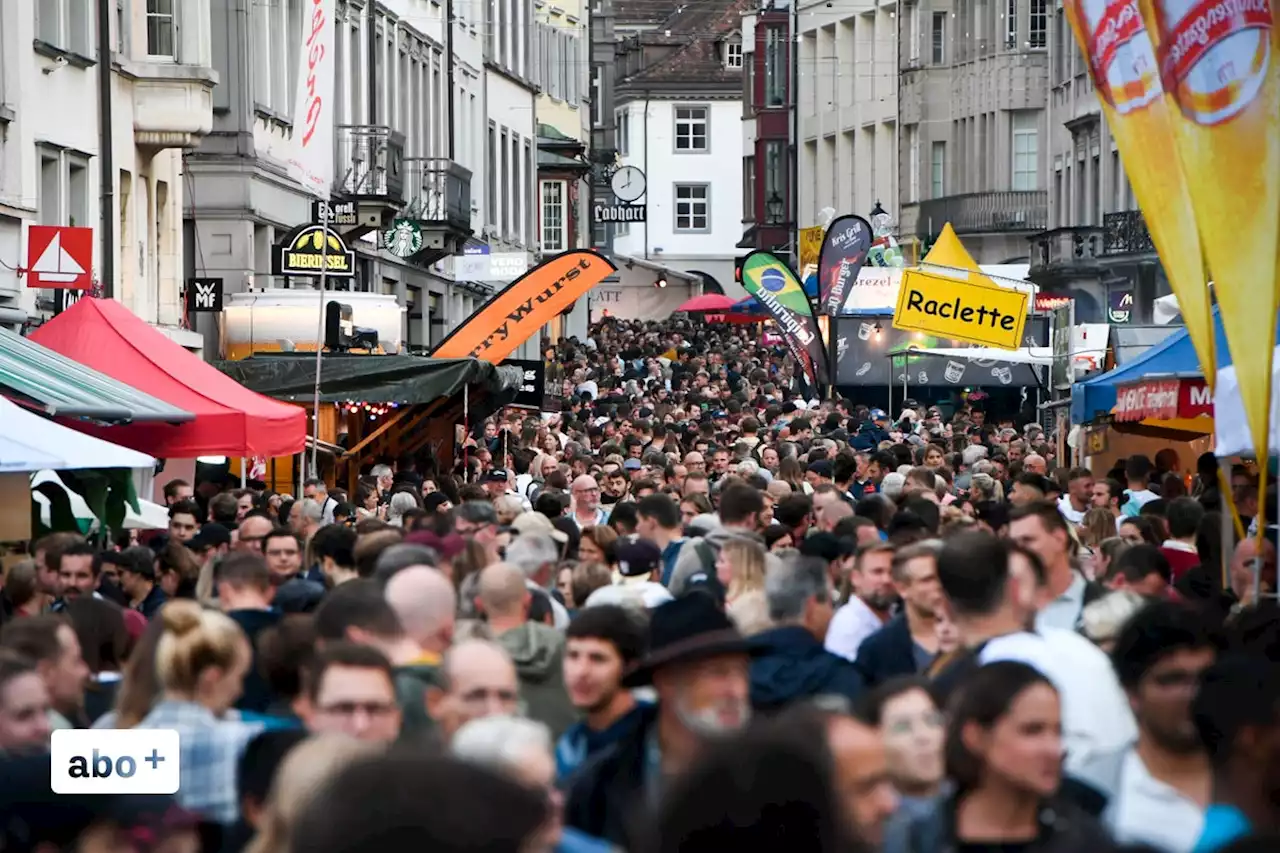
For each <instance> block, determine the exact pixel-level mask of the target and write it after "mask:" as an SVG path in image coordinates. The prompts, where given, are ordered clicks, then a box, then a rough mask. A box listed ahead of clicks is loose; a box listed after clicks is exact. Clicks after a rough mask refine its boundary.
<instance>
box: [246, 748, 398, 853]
mask: <svg viewBox="0 0 1280 853" xmlns="http://www.w3.org/2000/svg"><path fill="white" fill-rule="evenodd" d="M373 749H374V747H373V745H371V744H369V743H368V742H366V741H360V740H356V739H355V738H350V737H346V736H344V735H319V736H317V737H313V738H310V739H308V740H306V741H304V742H302V743H300V744H298V745H297V746H296V747H294V748H293V749H292V750H290V752H289V754H288V755H287V756H286V757H285V759H284V761H283V762H282V763H281V764H280V769H279V770H278V771H277V772H276V778H275V781H274V782H273V783H272V785H271V795H270V797H269V798H268V799H267V806H266V809H265V810H264V811H263V814H262V819H261V822H260V823H259V824H258V834H257V835H255V836H254V837H253V840H252V841H250V842H249V844H248V846H247V847H245V853H289V848H290V846H291V843H292V840H293V830H294V827H295V826H296V825H297V821H298V816H299V815H300V814H301V813H302V810H303V809H304V808H306V806H307V804H308V803H309V802H310V801H311V798H312V797H314V796H315V795H316V792H317V791H318V790H320V788H321V787H322V786H323V785H324V784H325V783H327V782H328V781H329V780H330V779H331V778H333V776H334V775H335V774H337V773H338V771H340V770H342V768H344V767H346V766H347V765H348V764H350V763H352V762H353V761H355V760H356V759H358V758H363V757H364V756H366V755H369V754H370V753H372V752H373Z"/></svg>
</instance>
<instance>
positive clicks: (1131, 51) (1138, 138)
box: [1066, 0, 1217, 388]
mask: <svg viewBox="0 0 1280 853" xmlns="http://www.w3.org/2000/svg"><path fill="white" fill-rule="evenodd" d="M1066 14H1067V18H1068V19H1069V20H1070V22H1071V29H1072V30H1073V31H1074V32H1075V36H1076V41H1077V42H1078V43H1079V44H1080V50H1081V52H1082V53H1083V54H1084V56H1085V59H1086V62H1087V63H1088V65H1089V73H1090V75H1091V76H1092V77H1093V85H1094V89H1095V90H1096V91H1097V93H1098V100H1099V102H1100V103H1101V104H1102V111H1103V113H1104V115H1105V116H1106V119H1107V126H1108V127H1110V128H1111V134H1112V136H1113V137H1114V139H1115V141H1116V148H1117V149H1119V151H1120V158H1121V159H1122V160H1123V161H1124V170H1125V174H1126V175H1127V176H1128V178H1129V185H1130V186H1132V187H1133V195H1134V197H1135V198H1136V199H1137V200H1138V206H1139V207H1140V208H1141V209H1142V212H1143V217H1144V218H1145V219H1146V221H1147V230H1148V231H1149V232H1150V233H1151V242H1152V243H1154V244H1155V247H1156V252H1158V253H1159V255H1160V262H1161V264H1162V265H1163V266H1164V270H1165V275H1166V276H1168V279H1169V286H1170V288H1172V290H1173V292H1174V295H1175V296H1177V297H1178V307H1179V308H1180V309H1181V311H1182V319H1183V321H1184V322H1185V323H1186V324H1187V334H1188V335H1190V337H1191V343H1192V345H1193V346H1194V347H1195V350H1196V356H1197V357H1198V358H1199V359H1200V369H1201V371H1203V373H1204V377H1205V382H1206V383H1208V385H1209V387H1210V388H1212V387H1213V383H1214V380H1215V379H1216V378H1217V361H1216V358H1215V353H1214V351H1213V348H1214V347H1213V340H1214V335H1213V306H1212V302H1211V300H1210V299H1209V285H1208V282H1207V281H1205V264H1204V258H1203V257H1202V255H1201V252H1200V235H1199V232H1198V231H1197V229H1196V216H1195V211H1194V209H1193V208H1192V205H1191V193H1190V190H1189V189H1188V186H1187V180H1186V177H1185V176H1184V174H1183V171H1182V164H1181V162H1180V161H1179V159H1178V153H1177V147H1176V139H1175V138H1174V132H1173V125H1172V120H1171V115H1170V113H1171V112H1174V111H1176V109H1177V107H1176V106H1171V105H1170V104H1169V102H1168V99H1167V98H1166V97H1165V92H1164V86H1163V84H1162V83H1161V79H1160V69H1159V66H1158V64H1157V62H1156V54H1155V46H1154V44H1153V43H1152V40H1151V39H1150V38H1149V36H1148V34H1147V28H1146V24H1145V22H1144V21H1143V18H1142V13H1141V12H1140V11H1139V9H1138V3H1137V0H1067V3H1066Z"/></svg>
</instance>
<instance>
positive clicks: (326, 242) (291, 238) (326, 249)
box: [272, 225, 356, 278]
mask: <svg viewBox="0 0 1280 853" xmlns="http://www.w3.org/2000/svg"><path fill="white" fill-rule="evenodd" d="M274 261H275V266H274V268H273V269H272V273H273V274H275V275H309V276H318V275H320V273H321V272H322V271H323V272H324V273H325V274H326V275H328V276H329V277H331V278H354V277H355V274H356V253H355V252H354V251H352V250H351V248H350V247H349V246H347V241H346V240H344V239H342V235H341V234H339V233H338V232H337V231H335V230H333V229H332V228H326V227H325V226H323V225H299V226H298V227H297V228H294V229H293V230H292V231H290V232H289V233H288V234H286V235H285V238H284V241H283V242H281V243H280V244H279V245H277V246H276V247H275V253H274Z"/></svg>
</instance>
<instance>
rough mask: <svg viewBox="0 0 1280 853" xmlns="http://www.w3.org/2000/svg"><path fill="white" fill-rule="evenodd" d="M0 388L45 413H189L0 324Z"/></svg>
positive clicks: (120, 416)
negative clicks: (0, 326)
mask: <svg viewBox="0 0 1280 853" xmlns="http://www.w3.org/2000/svg"><path fill="white" fill-rule="evenodd" d="M0 392H3V393H9V394H11V395H14V396H17V397H21V398H22V399H23V400H24V401H29V402H30V403H32V404H33V405H34V406H35V407H37V408H40V409H42V410H44V411H45V412H46V413H47V414H50V415H60V416H63V417H70V418H90V419H92V420H95V421H103V422H134V423H141V422H147V421H162V422H164V423H186V422H187V421H190V420H193V419H194V418H195V415H193V414H192V413H191V412H188V411H184V410H182V409H180V408H178V407H177V406H171V405H169V404H168V403H166V402H165V401H164V400H157V399H156V398H155V397H152V396H151V395H150V394H144V393H143V392H141V391H138V390H137V389H135V388H132V387H130V386H129V385H126V384H125V383H123V382H117V381H116V380H115V379H112V378H111V377H110V376H105V375H103V374H101V373H99V372H97V371H96V370H91V369H89V368H88V367H86V366H85V365H83V364H79V363H77V362H76V361H74V360H72V359H70V358H67V357H66V356H65V355H62V354H60V353H57V352H55V351H53V350H51V349H49V348H47V347H43V346H41V345H40V344H38V343H36V342H35V341H34V340H32V339H31V338H24V337H22V336H21V335H18V334H14V333H13V332H11V331H9V330H8V329H3V328H0Z"/></svg>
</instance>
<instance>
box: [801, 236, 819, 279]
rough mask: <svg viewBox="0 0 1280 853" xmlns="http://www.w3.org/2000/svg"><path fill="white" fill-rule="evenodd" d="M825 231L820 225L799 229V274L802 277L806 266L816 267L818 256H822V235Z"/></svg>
mask: <svg viewBox="0 0 1280 853" xmlns="http://www.w3.org/2000/svg"><path fill="white" fill-rule="evenodd" d="M824 233H825V230H824V229H823V227H822V226H821V225H815V226H813V227H812V228H801V229H800V272H801V274H802V275H803V273H804V269H805V267H807V266H810V265H813V266H815V267H816V266H817V265H818V256H819V255H821V254H822V235H823V234H824Z"/></svg>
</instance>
